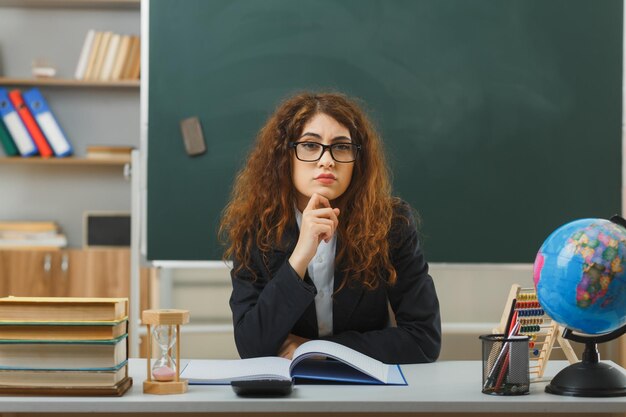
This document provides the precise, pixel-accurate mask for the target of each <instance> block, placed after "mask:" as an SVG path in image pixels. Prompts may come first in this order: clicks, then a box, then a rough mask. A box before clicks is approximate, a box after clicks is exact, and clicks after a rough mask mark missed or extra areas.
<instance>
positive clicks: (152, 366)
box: [141, 310, 189, 394]
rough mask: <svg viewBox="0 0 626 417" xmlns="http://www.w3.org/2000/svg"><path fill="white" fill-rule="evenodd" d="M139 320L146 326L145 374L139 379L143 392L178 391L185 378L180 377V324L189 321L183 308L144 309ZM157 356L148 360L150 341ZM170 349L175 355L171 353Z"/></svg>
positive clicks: (178, 392)
mask: <svg viewBox="0 0 626 417" xmlns="http://www.w3.org/2000/svg"><path fill="white" fill-rule="evenodd" d="M141 321H142V322H143V324H145V325H146V326H147V330H148V337H147V341H148V343H147V351H148V360H147V362H148V368H147V374H148V378H147V379H146V380H145V381H144V382H143V392H144V393H146V394H182V393H183V392H186V391H187V381H186V380H181V379H180V325H181V324H185V323H189V311H187V310H145V311H143V313H142V314H141ZM153 340H154V345H155V346H156V347H158V351H159V353H158V354H159V357H158V358H157V359H156V360H155V361H154V363H152V353H153V352H152V344H153ZM172 349H173V350H174V352H175V355H176V358H175V359H174V358H173V357H172Z"/></svg>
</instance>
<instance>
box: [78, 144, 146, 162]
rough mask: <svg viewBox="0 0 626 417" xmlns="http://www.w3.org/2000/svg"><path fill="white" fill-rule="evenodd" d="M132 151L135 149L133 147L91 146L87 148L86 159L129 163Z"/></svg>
mask: <svg viewBox="0 0 626 417" xmlns="http://www.w3.org/2000/svg"><path fill="white" fill-rule="evenodd" d="M133 149H135V148H134V147H133V146H121V145H91V146H87V158H88V159H106V160H110V161H121V162H130V153H131V152H132V150H133Z"/></svg>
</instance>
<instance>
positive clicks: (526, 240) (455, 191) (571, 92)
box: [147, 0, 623, 262]
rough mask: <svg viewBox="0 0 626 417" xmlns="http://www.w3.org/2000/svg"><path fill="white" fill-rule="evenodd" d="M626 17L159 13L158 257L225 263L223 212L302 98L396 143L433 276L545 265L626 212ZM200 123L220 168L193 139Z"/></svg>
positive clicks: (150, 238)
mask: <svg viewBox="0 0 626 417" xmlns="http://www.w3.org/2000/svg"><path fill="white" fill-rule="evenodd" d="M622 7H623V6H622V0H604V1H591V0H550V1H546V0H407V1H399V0H308V1H304V0H262V1H259V0H220V1H217V0H187V1H183V2H179V1H165V0H152V1H151V2H150V9H149V17H150V29H149V42H148V47H149V63H148V64H149V65H148V70H147V72H148V75H149V100H148V102H149V103H148V104H149V106H148V167H147V176H148V177H147V257H148V259H150V260H217V259H220V257H221V253H222V248H221V247H220V245H219V244H218V243H217V240H216V229H217V226H218V223H219V217H220V215H221V211H222V209H223V207H224V205H225V203H226V201H227V199H228V196H229V193H230V189H231V185H232V180H233V177H234V175H235V173H236V172H237V170H238V169H239V168H240V167H241V166H242V164H243V163H244V161H245V157H246V154H247V152H248V151H249V149H250V147H251V145H252V143H253V140H254V137H255V134H256V132H257V131H258V129H259V128H260V127H261V126H262V124H263V123H264V121H265V120H266V118H267V117H268V116H269V114H270V113H271V112H272V111H273V109H274V108H275V106H276V105H277V104H278V103H279V101H280V100H281V99H283V98H284V97H286V96H288V95H290V94H292V93H294V92H296V91H299V90H303V89H315V90H320V89H321V90H338V91H342V92H345V93H347V94H349V95H351V96H355V97H358V98H360V99H361V100H363V103H364V104H365V107H366V108H367V111H368V112H369V114H370V116H371V117H372V118H373V120H374V121H375V123H376V125H377V126H378V129H379V131H380V132H381V134H382V136H383V138H384V140H385V143H386V150H387V154H388V158H389V162H390V166H391V170H392V172H393V184H394V190H395V193H396V194H397V195H399V196H401V197H403V198H404V199H406V200H407V201H409V202H410V203H411V204H412V205H413V206H414V207H415V208H416V209H417V210H418V211H419V213H420V214H421V218H422V226H421V232H422V236H423V241H424V247H425V251H426V255H427V257H428V260H429V261H431V262H433V261H437V262H532V261H533V260H534V255H535V253H536V251H537V249H538V248H539V246H540V245H541V243H542V242H543V240H544V239H545V238H546V237H547V235H548V234H549V233H550V232H551V231H552V230H554V229H555V228H556V227H557V226H559V225H561V224H563V223H565V222H567V221H570V220H573V219H576V218H581V217H607V216H610V215H612V214H614V213H617V212H620V208H621V206H620V205H621V197H620V196H621V164H622V158H621V111H622V109H621V107H622V104H621V103H622V16H623V13H622ZM190 116H197V117H199V119H200V121H201V123H202V126H203V130H204V135H205V138H206V144H207V152H206V153H205V154H204V155H201V156H194V157H190V156H187V154H186V153H185V150H184V146H183V141H182V137H181V133H180V128H179V122H180V120H181V119H184V118H186V117H190Z"/></svg>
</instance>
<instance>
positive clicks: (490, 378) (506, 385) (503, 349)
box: [480, 334, 530, 395]
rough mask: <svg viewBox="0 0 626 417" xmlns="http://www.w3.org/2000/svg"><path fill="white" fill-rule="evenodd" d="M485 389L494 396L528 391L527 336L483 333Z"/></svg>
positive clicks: (522, 393) (483, 380) (519, 393)
mask: <svg viewBox="0 0 626 417" xmlns="http://www.w3.org/2000/svg"><path fill="white" fill-rule="evenodd" d="M480 339H481V340H482V342H483V379H482V392H483V393H485V394H492V395H524V394H528V392H529V391H528V389H529V385H530V376H529V373H528V368H529V358H528V336H509V337H505V335H503V334H489V335H482V336H480Z"/></svg>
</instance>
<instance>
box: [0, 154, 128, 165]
mask: <svg viewBox="0 0 626 417" xmlns="http://www.w3.org/2000/svg"><path fill="white" fill-rule="evenodd" d="M7 164H15V165H100V166H102V165H104V166H107V165H108V166H124V165H126V164H130V162H129V161H116V160H108V159H88V158H78V157H70V158H41V157H37V156H34V157H30V158H22V157H14V158H10V157H4V158H0V165H7Z"/></svg>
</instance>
